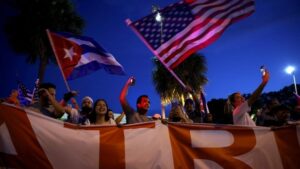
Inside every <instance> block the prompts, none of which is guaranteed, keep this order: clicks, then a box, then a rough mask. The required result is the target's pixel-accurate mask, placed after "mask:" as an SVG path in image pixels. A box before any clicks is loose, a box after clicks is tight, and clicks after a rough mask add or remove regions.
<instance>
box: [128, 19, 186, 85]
mask: <svg viewBox="0 0 300 169" xmlns="http://www.w3.org/2000/svg"><path fill="white" fill-rule="evenodd" d="M131 23H132V21H131V20H130V19H126V24H127V26H129V27H130V28H131V29H132V30H133V32H134V33H135V34H136V35H137V36H138V37H139V38H140V39H141V40H142V41H143V42H144V44H145V45H146V46H147V47H148V48H149V50H151V51H152V53H153V54H154V55H155V56H156V57H157V59H158V60H159V61H160V62H161V63H162V64H163V65H164V67H165V68H166V69H167V70H168V71H169V72H170V73H171V74H172V75H173V77H174V78H175V79H176V80H177V81H178V82H179V83H180V84H181V86H182V87H183V88H186V85H185V84H184V83H183V82H182V80H181V79H180V78H179V77H178V76H177V75H176V74H175V72H174V71H173V70H172V69H170V68H169V67H168V66H167V65H166V64H165V63H164V62H163V61H162V60H161V58H160V57H159V55H158V53H157V52H156V51H154V50H153V49H152V47H151V46H150V45H149V44H148V43H147V42H146V41H145V39H144V38H143V37H142V36H141V35H140V34H139V33H138V31H137V30H136V29H135V28H134V27H132V26H131Z"/></svg>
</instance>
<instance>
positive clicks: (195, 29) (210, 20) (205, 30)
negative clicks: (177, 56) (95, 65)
mask: <svg viewBox="0 0 300 169" xmlns="http://www.w3.org/2000/svg"><path fill="white" fill-rule="evenodd" d="M232 7H236V6H234V5H232V6H231V7H229V8H228V9H223V10H222V11H217V12H215V13H213V14H212V15H210V16H208V17H207V18H199V20H200V23H199V22H197V21H198V20H195V22H196V23H195V24H196V25H195V26H192V27H191V28H190V31H188V32H187V33H186V34H185V35H184V36H183V37H181V38H180V39H178V40H176V41H175V42H173V44H175V45H172V44H171V45H170V46H169V47H168V48H166V49H164V51H162V52H160V53H159V55H160V56H163V59H164V58H166V57H173V56H174V54H173V53H174V52H175V51H174V52H173V51H172V52H169V53H172V54H173V55H171V56H168V55H166V56H164V55H165V53H166V51H169V50H172V49H171V48H172V47H173V48H175V47H176V49H177V50H180V48H181V46H183V47H182V48H184V45H185V44H190V43H192V42H193V41H189V40H190V38H194V39H195V40H197V39H201V38H203V37H205V35H210V34H211V33H214V29H212V28H214V27H217V26H220V29H225V27H226V26H228V25H229V24H230V20H229V19H227V18H230V17H229V16H232V15H234V14H236V13H235V12H236V11H239V10H240V9H243V8H244V6H242V7H239V8H235V9H230V8H232ZM225 11H227V12H225ZM224 12H225V13H224ZM219 13H220V15H217V16H216V14H219ZM219 17H220V18H219ZM202 20H204V21H203V22H202ZM222 21H224V22H227V23H224V22H223V23H224V24H222ZM195 37H196V38H195ZM204 40H205V38H204ZM180 42H182V43H181V45H178V43H180ZM178 46H179V47H178ZM166 62H168V60H166Z"/></svg>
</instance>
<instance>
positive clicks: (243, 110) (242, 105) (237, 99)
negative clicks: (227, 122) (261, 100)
mask: <svg viewBox="0 0 300 169" xmlns="http://www.w3.org/2000/svg"><path fill="white" fill-rule="evenodd" d="M269 78H270V74H269V71H268V70H266V69H265V68H264V70H263V71H262V81H261V83H260V84H259V86H258V87H257V88H256V90H255V91H254V92H253V93H252V95H251V96H250V98H249V99H248V100H245V98H244V97H243V96H242V95H241V93H240V92H235V93H232V94H231V95H229V97H228V101H227V104H229V105H226V106H227V107H231V109H229V108H228V110H231V111H232V116H233V124H234V125H243V126H256V124H255V122H254V121H253V120H252V119H251V118H250V115H249V114H248V112H249V111H251V105H252V104H253V103H254V102H255V101H256V100H257V99H258V97H259V96H260V94H261V93H262V91H263V89H264V88H265V86H266V85H267V83H268V81H269Z"/></svg>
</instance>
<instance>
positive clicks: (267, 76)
mask: <svg viewBox="0 0 300 169" xmlns="http://www.w3.org/2000/svg"><path fill="white" fill-rule="evenodd" d="M269 79H270V73H269V71H268V70H266V71H265V74H264V75H263V76H262V82H261V83H260V85H259V86H258V87H257V89H256V90H255V91H254V92H253V93H252V95H251V96H250V98H249V99H248V105H249V106H251V105H252V104H253V103H254V102H255V101H256V100H257V99H258V97H259V96H260V94H261V93H262V91H263V89H264V88H265V86H266V85H267V83H268V81H269Z"/></svg>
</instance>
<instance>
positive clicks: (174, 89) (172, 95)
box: [152, 54, 207, 104]
mask: <svg viewBox="0 0 300 169" xmlns="http://www.w3.org/2000/svg"><path fill="white" fill-rule="evenodd" d="M153 62H154V64H155V66H156V67H155V69H154V70H153V72H152V78H153V83H154V85H155V89H156V91H157V93H158V94H159V95H160V96H161V99H162V101H163V102H164V103H165V104H166V103H170V101H172V100H174V99H178V100H181V99H182V98H183V97H184V98H186V97H187V96H188V93H186V92H185V89H184V88H183V87H182V86H181V85H180V83H179V82H178V81H177V80H176V79H175V78H174V77H173V75H172V74H171V73H170V72H169V71H168V70H167V69H166V68H165V67H164V65H163V64H162V63H161V62H160V61H159V60H158V59H156V58H154V59H153ZM206 70H207V68H206V61H205V58H204V56H202V55H199V54H192V55H191V56H190V57H188V58H187V59H186V60H185V61H184V62H183V63H181V64H180V65H179V66H178V67H176V68H175V69H174V72H175V73H176V75H177V76H178V77H179V78H180V79H181V80H182V81H183V83H185V84H186V85H189V86H190V87H191V88H192V89H193V90H195V91H196V92H197V93H198V92H199V91H200V90H201V86H203V85H204V84H206V82H207V78H206V76H205V73H206Z"/></svg>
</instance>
